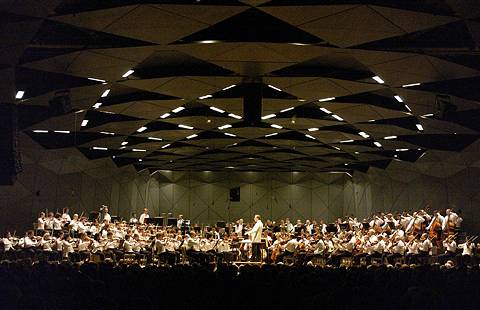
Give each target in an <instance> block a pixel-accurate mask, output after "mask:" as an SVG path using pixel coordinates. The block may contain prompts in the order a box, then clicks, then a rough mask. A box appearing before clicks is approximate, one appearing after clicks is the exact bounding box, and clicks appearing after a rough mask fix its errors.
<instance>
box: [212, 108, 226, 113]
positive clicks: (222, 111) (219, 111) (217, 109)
mask: <svg viewBox="0 0 480 310" xmlns="http://www.w3.org/2000/svg"><path fill="white" fill-rule="evenodd" d="M210 110H213V111H215V112H218V113H225V111H224V110H222V109H219V108H217V107H210Z"/></svg>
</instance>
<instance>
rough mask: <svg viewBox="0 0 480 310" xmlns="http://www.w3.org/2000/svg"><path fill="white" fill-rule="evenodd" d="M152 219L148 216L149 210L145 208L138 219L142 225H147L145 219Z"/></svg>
mask: <svg viewBox="0 0 480 310" xmlns="http://www.w3.org/2000/svg"><path fill="white" fill-rule="evenodd" d="M148 218H150V215H148V209H147V208H144V209H143V213H142V214H141V215H140V218H139V219H138V222H139V223H140V224H145V219H148Z"/></svg>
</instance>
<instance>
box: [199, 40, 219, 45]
mask: <svg viewBox="0 0 480 310" xmlns="http://www.w3.org/2000/svg"><path fill="white" fill-rule="evenodd" d="M218 42H220V41H218V40H203V41H198V43H201V44H213V43H218Z"/></svg>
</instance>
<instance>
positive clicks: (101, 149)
mask: <svg viewBox="0 0 480 310" xmlns="http://www.w3.org/2000/svg"><path fill="white" fill-rule="evenodd" d="M92 149H94V150H99V151H108V148H106V147H100V146H94V147H92Z"/></svg>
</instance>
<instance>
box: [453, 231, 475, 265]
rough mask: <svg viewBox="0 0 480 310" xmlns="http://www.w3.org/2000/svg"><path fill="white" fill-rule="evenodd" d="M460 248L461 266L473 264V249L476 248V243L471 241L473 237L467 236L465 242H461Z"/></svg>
mask: <svg viewBox="0 0 480 310" xmlns="http://www.w3.org/2000/svg"><path fill="white" fill-rule="evenodd" d="M458 248H459V249H461V250H462V253H461V254H458V256H457V260H458V263H459V265H460V266H466V265H469V264H471V262H472V257H473V250H474V248H475V244H474V243H473V242H472V241H471V239H469V238H467V239H466V240H465V242H464V243H460V244H459V245H458Z"/></svg>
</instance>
